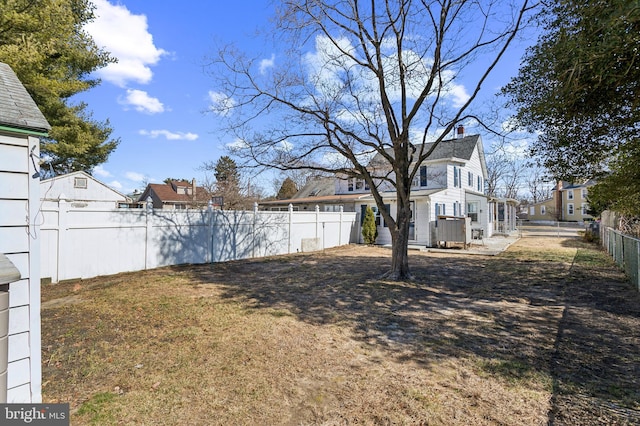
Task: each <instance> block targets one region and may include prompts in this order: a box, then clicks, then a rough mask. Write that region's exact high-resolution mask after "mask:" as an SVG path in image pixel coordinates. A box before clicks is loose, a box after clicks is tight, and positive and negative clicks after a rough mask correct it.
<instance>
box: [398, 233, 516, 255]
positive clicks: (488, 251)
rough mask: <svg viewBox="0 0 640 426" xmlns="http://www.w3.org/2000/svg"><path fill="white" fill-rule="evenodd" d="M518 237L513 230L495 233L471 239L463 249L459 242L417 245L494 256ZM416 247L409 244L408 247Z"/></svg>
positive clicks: (435, 249) (460, 252)
mask: <svg viewBox="0 0 640 426" xmlns="http://www.w3.org/2000/svg"><path fill="white" fill-rule="evenodd" d="M519 239H520V233H519V232H514V233H512V234H509V235H496V236H493V237H491V238H484V239H482V240H473V241H472V242H471V244H470V245H469V246H468V247H467V248H466V249H463V248H462V247H461V246H460V245H459V244H458V245H456V247H454V248H433V247H419V249H420V251H423V252H429V253H452V254H453V253H458V254H472V255H475V254H479V255H483V256H495V255H497V254H500V253H502V252H503V251H505V250H506V249H507V248H509V246H510V245H511V244H513V243H515V242H516V241H518V240H519ZM414 248H418V247H414V246H410V247H409V249H414Z"/></svg>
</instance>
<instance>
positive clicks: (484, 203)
mask: <svg viewBox="0 0 640 426" xmlns="http://www.w3.org/2000/svg"><path fill="white" fill-rule="evenodd" d="M420 148H421V147H419V146H418V147H417V148H416V149H417V150H420ZM430 148H431V144H426V146H425V147H424V152H427V151H428V150H429V149H430ZM371 163H372V164H374V165H375V164H378V163H379V162H378V159H377V158H374V159H373V160H372V161H371ZM486 177H487V166H486V163H485V159H484V149H483V146H482V138H481V137H480V136H479V135H470V136H465V135H464V134H462V133H460V134H459V136H458V138H456V139H451V140H445V141H442V142H440V143H439V144H438V145H437V146H436V148H435V150H434V151H433V153H432V154H431V155H430V156H429V158H428V159H427V160H426V161H424V162H422V163H421V164H420V165H419V169H418V173H417V174H416V176H415V178H414V180H413V184H412V188H411V201H410V203H411V211H412V217H411V223H410V228H409V244H415V245H425V246H433V245H435V232H436V223H437V221H438V220H443V219H444V218H445V217H463V216H468V217H470V218H471V227H472V228H477V229H479V230H480V229H482V230H483V235H485V236H490V235H491V230H492V227H490V226H489V214H488V213H489V209H488V198H487V197H486V196H485V195H484V185H485V179H486ZM345 184H346V191H347V192H349V191H350V189H351V182H350V181H348V180H347V181H346V183H345V182H344V181H343V182H342V183H341V185H340V191H341V192H342V191H344V190H345V187H344V185H345ZM358 186H359V185H358V183H357V182H356V183H355V188H354V191H358V190H359V189H358ZM379 189H380V190H381V191H382V196H383V199H384V200H385V207H386V208H387V209H388V210H389V212H391V215H392V216H394V217H395V212H396V193H395V190H394V189H393V188H392V187H388V188H384V187H382V186H381V187H379ZM365 192H368V189H366V188H365ZM358 202H359V204H360V205H359V211H361V212H364V210H365V209H366V207H367V206H370V207H371V208H373V209H374V211H377V207H376V206H375V202H374V201H373V197H372V196H369V197H368V198H367V199H360V200H358ZM362 216H364V215H362ZM376 218H377V221H378V223H379V227H378V240H377V243H379V244H389V243H391V234H390V233H389V231H388V227H387V226H386V224H385V223H384V219H383V218H382V215H380V214H377V216H376Z"/></svg>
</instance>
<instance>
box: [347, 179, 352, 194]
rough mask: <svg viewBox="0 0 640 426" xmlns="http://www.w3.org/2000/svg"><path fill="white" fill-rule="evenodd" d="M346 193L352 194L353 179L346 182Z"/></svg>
mask: <svg viewBox="0 0 640 426" xmlns="http://www.w3.org/2000/svg"><path fill="white" fill-rule="evenodd" d="M347 191H349V192H353V179H349V180H348V181H347Z"/></svg>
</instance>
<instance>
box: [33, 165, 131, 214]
mask: <svg viewBox="0 0 640 426" xmlns="http://www.w3.org/2000/svg"><path fill="white" fill-rule="evenodd" d="M40 197H41V200H42V202H43V206H42V207H43V208H45V209H46V208H48V207H52V206H51V205H52V204H54V205H57V204H58V202H59V201H60V200H65V201H66V202H67V203H69V205H70V206H71V207H73V208H86V209H89V210H102V209H115V208H130V207H132V206H135V203H133V200H132V199H131V198H129V197H127V196H126V195H123V194H121V193H119V192H118V191H116V190H114V189H112V188H110V187H109V186H108V185H106V184H105V183H103V182H100V181H99V180H98V179H96V178H94V177H93V176H91V175H90V174H89V173H86V172H73V173H68V174H65V175H60V176H56V177H53V178H51V179H45V180H43V181H41V182H40Z"/></svg>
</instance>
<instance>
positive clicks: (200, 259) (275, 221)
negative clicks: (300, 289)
mask: <svg viewBox="0 0 640 426" xmlns="http://www.w3.org/2000/svg"><path fill="white" fill-rule="evenodd" d="M42 217H43V222H44V223H43V224H42V227H41V232H42V235H41V237H42V238H41V242H42V243H41V244H42V256H41V270H42V277H43V278H51V281H52V282H58V281H61V280H66V279H74V278H91V277H95V276H99V275H110V274H116V273H120V272H132V271H139V270H144V269H149V268H156V267H160V266H169V265H178V264H185V263H207V262H223V261H228V260H237V259H247V258H252V257H264V256H272V255H279V254H287V253H296V252H299V251H302V250H303V244H302V242H303V240H304V239H308V238H315V239H318V241H320V247H321V248H329V247H335V246H338V245H343V244H349V243H351V242H356V241H355V240H352V236H353V235H357V232H354V227H356V226H357V223H356V217H357V215H356V213H344V212H339V213H334V212H319V211H316V212H294V211H289V212H259V211H257V210H255V211H219V210H217V211H210V210H186V211H182V210H170V211H169V210H142V209H140V210H138V209H135V210H133V209H132V210H87V209H84V208H72V207H70V205H69V204H68V203H66V202H64V201H61V202H60V203H59V204H58V205H57V206H52V205H48V206H47V207H46V211H45V209H43V211H42Z"/></svg>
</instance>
